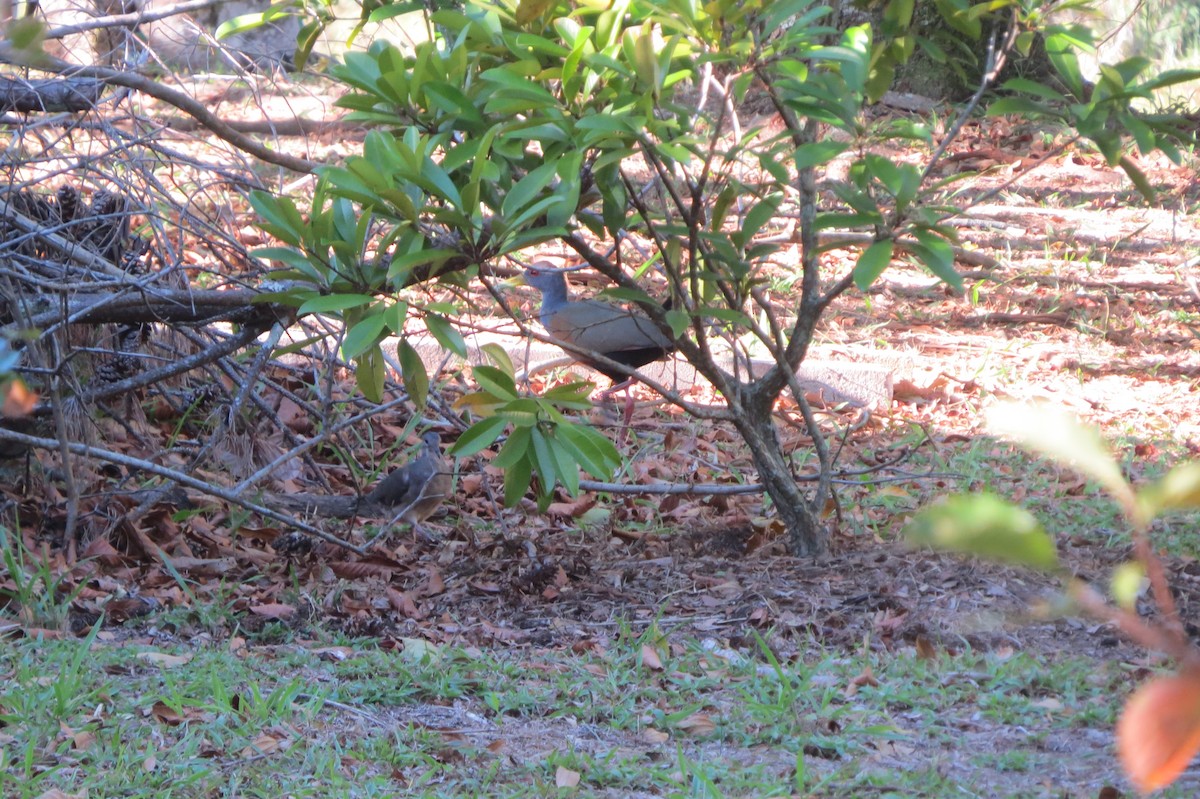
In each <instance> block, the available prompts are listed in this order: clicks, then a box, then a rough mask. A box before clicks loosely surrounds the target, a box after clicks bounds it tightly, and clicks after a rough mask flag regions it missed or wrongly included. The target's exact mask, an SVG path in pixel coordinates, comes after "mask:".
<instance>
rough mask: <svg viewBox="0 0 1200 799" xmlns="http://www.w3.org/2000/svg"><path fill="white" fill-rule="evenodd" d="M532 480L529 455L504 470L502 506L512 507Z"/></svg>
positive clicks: (531, 465)
mask: <svg viewBox="0 0 1200 799" xmlns="http://www.w3.org/2000/svg"><path fill="white" fill-rule="evenodd" d="M532 480H533V460H532V459H531V458H529V457H524V458H521V459H520V460H519V461H517V462H516V463H514V464H513V465H512V466H509V467H508V468H507V469H505V470H504V507H506V508H512V507H515V506H516V505H517V503H519V502H520V501H521V498H522V497H524V496H525V492H526V491H528V490H529V484H530V482H532Z"/></svg>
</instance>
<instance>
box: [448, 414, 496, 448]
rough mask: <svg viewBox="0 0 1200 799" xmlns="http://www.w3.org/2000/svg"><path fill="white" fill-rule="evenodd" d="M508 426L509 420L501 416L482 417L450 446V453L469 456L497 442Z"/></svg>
mask: <svg viewBox="0 0 1200 799" xmlns="http://www.w3.org/2000/svg"><path fill="white" fill-rule="evenodd" d="M507 428H508V422H507V421H506V420H504V419H501V418H499V417H496V416H489V417H488V418H486V419H481V420H479V421H478V422H476V423H475V424H473V425H471V426H470V427H468V428H467V429H466V431H465V432H464V433H463V434H462V435H460V436H459V437H458V440H457V441H455V442H454V446H452V447H451V448H450V454H451V455H453V456H455V457H456V458H469V457H471V456H472V455H475V454H477V453H479V452H482V451H483V450H485V449H487V448H488V447H490V446H491V445H492V444H495V443H496V440H497V439H498V438H500V436H501V434H503V433H504V431H505V430H506V429H507Z"/></svg>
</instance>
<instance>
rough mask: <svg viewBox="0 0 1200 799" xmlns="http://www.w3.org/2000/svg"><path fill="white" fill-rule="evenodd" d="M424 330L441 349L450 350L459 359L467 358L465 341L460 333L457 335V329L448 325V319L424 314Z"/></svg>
mask: <svg viewBox="0 0 1200 799" xmlns="http://www.w3.org/2000/svg"><path fill="white" fill-rule="evenodd" d="M425 328H426V329H427V330H428V331H429V333H430V334H431V335H432V336H433V337H434V338H435V339H437V343H438V344H441V345H442V347H444V348H445V349H448V350H450V351H451V352H453V353H454V354H455V355H457V356H458V357H459V358H466V357H467V340H466V339H465V338H463V337H462V333H459V332H458V329H457V328H455V327H454V326H453V325H452V324H450V320H449V319H447V318H446V317H444V316H438V315H437V314H426V316H425Z"/></svg>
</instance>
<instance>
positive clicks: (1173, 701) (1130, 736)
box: [1117, 670, 1200, 793]
mask: <svg viewBox="0 0 1200 799" xmlns="http://www.w3.org/2000/svg"><path fill="white" fill-rule="evenodd" d="M1197 751H1200V670H1192V671H1188V672H1184V673H1182V674H1177V675H1175V676H1173V677H1162V678H1160V679H1156V680H1151V681H1150V682H1148V683H1146V684H1145V685H1143V686H1142V687H1141V688H1139V689H1138V690H1137V691H1136V692H1135V693H1134V694H1133V696H1131V697H1130V698H1129V701H1128V702H1126V703H1125V710H1124V712H1122V714H1121V720H1120V721H1118V722H1117V752H1118V754H1119V755H1120V756H1121V765H1122V766H1124V768H1125V773H1126V774H1128V775H1129V778H1130V779H1131V780H1133V783H1134V784H1135V785H1137V787H1138V789H1139V790H1140V791H1142V792H1144V793H1149V792H1150V791H1154V790H1157V789H1159V788H1162V787H1164V786H1166V785H1170V784H1171V783H1172V782H1174V781H1175V778H1176V777H1178V776H1179V774H1180V772H1182V771H1183V770H1184V768H1186V767H1187V765H1188V763H1190V762H1191V760H1192V757H1193V756H1194V755H1195V754H1196V752H1197Z"/></svg>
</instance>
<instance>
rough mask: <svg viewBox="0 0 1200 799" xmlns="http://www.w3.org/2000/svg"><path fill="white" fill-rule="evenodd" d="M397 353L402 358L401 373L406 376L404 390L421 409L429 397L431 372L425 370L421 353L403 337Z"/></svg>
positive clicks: (397, 346)
mask: <svg viewBox="0 0 1200 799" xmlns="http://www.w3.org/2000/svg"><path fill="white" fill-rule="evenodd" d="M396 355H397V356H398V357H399V358H400V374H401V375H402V376H403V377H404V390H405V391H407V392H408V397H409V399H411V400H412V401H413V404H414V405H415V406H416V407H417V410H418V411H420V410H422V409H423V408H424V407H425V402H426V401H427V400H428V398H429V374H428V373H427V372H426V371H425V362H424V361H422V360H421V356H420V354H418V353H417V351H416V349H414V348H413V346H412V345H411V344H409V343H408V341H407V339H401V341H400V343H399V344H398V345H396Z"/></svg>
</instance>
